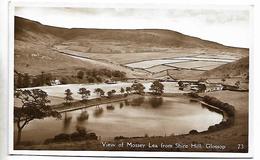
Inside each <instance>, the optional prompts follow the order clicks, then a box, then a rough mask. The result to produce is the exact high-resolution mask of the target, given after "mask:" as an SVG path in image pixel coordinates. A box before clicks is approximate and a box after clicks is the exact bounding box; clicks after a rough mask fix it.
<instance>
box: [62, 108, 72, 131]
mask: <svg viewBox="0 0 260 160" xmlns="http://www.w3.org/2000/svg"><path fill="white" fill-rule="evenodd" d="M71 119H72V117H71V116H67V112H65V113H64V119H63V129H64V131H67V130H68V128H69V127H70V123H71Z"/></svg>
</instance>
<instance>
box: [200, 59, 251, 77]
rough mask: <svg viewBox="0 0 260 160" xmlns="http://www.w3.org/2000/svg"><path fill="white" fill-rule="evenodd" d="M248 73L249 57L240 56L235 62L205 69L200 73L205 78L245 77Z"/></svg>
mask: <svg viewBox="0 0 260 160" xmlns="http://www.w3.org/2000/svg"><path fill="white" fill-rule="evenodd" d="M248 75H249V57H244V58H241V59H239V60H237V61H235V62H232V63H228V64H225V65H222V66H220V67H217V68H215V69H212V70H209V71H206V72H205V73H203V74H202V75H201V77H205V78H216V77H218V78H226V77H228V76H230V77H244V78H245V77H246V76H248Z"/></svg>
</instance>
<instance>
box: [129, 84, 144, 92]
mask: <svg viewBox="0 0 260 160" xmlns="http://www.w3.org/2000/svg"><path fill="white" fill-rule="evenodd" d="M131 88H132V89H133V90H134V91H135V93H137V94H143V93H144V89H145V87H144V85H143V84H141V83H134V84H133V85H132V86H131Z"/></svg>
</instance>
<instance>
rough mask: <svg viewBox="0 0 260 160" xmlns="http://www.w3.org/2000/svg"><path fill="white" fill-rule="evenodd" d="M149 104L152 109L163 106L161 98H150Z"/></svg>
mask: <svg viewBox="0 0 260 160" xmlns="http://www.w3.org/2000/svg"><path fill="white" fill-rule="evenodd" d="M149 103H150V104H151V106H152V107H153V108H159V107H160V106H161V105H162V104H163V98H162V97H151V98H149Z"/></svg>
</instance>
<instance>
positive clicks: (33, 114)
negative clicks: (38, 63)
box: [14, 89, 61, 144]
mask: <svg viewBox="0 0 260 160" xmlns="http://www.w3.org/2000/svg"><path fill="white" fill-rule="evenodd" d="M14 96H15V98H17V99H19V100H20V101H21V106H19V107H14V121H15V122H16V125H17V130H18V134H17V141H16V143H17V144H20V142H21V135H22V129H23V128H24V127H25V126H26V125H28V124H29V122H30V121H32V120H34V119H43V118H45V117H56V118H61V115H60V114H59V113H58V112H57V111H55V110H52V108H51V106H50V105H48V103H50V100H49V99H48V94H47V93H46V92H44V91H42V90H41V89H32V90H26V89H25V90H21V89H17V90H15V92H14Z"/></svg>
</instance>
